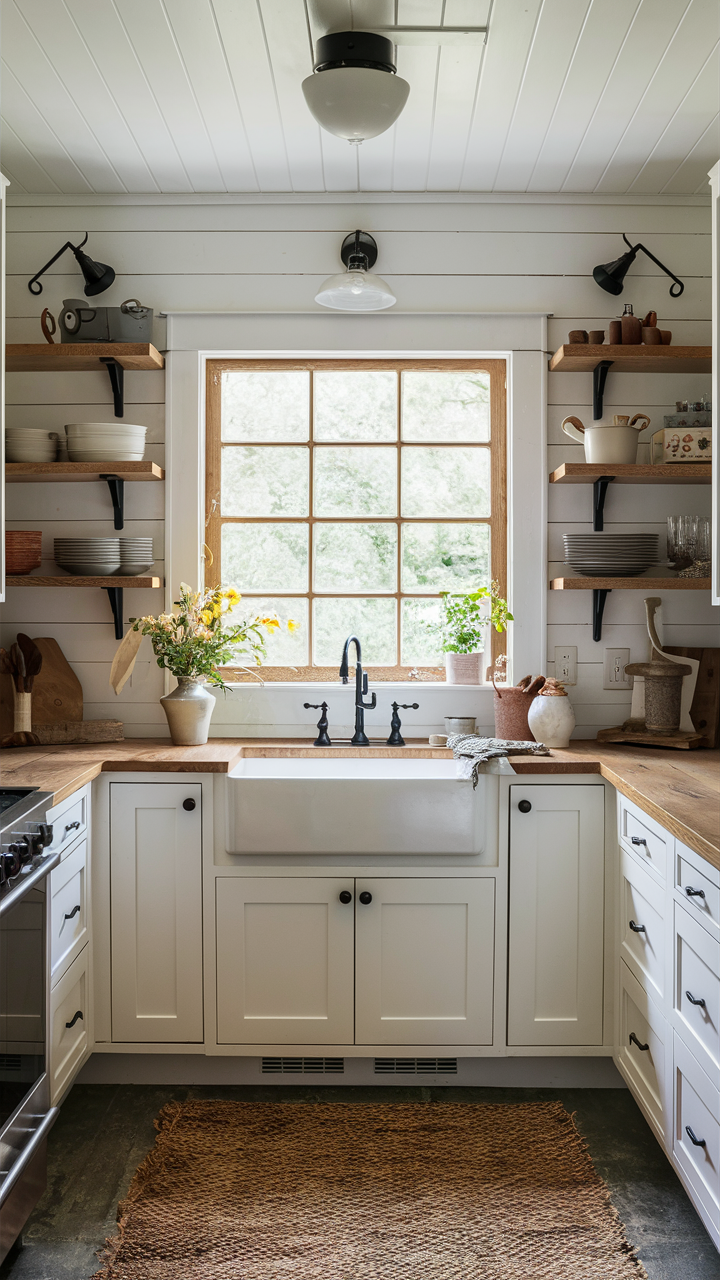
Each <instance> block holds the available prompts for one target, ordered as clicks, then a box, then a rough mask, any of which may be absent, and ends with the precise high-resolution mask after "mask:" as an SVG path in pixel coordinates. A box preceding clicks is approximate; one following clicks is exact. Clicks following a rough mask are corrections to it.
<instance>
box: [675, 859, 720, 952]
mask: <svg viewBox="0 0 720 1280" xmlns="http://www.w3.org/2000/svg"><path fill="white" fill-rule="evenodd" d="M675 889H676V892H677V893H678V895H679V896H680V897H681V899H682V902H683V904H684V906H686V907H687V909H688V911H689V912H690V914H691V916H693V918H694V919H696V920H699V922H700V924H702V925H704V926H705V928H706V929H707V930H708V931H709V932H710V933H711V934H712V935H713V937H714V938H720V873H718V872H717V871H716V870H715V868H714V867H711V866H710V863H709V862H706V861H705V859H704V858H701V857H700V855H699V854H697V853H695V852H694V851H693V850H692V849H688V848H687V846H686V845H684V844H681V843H680V841H679V840H677V841H676V842H675Z"/></svg>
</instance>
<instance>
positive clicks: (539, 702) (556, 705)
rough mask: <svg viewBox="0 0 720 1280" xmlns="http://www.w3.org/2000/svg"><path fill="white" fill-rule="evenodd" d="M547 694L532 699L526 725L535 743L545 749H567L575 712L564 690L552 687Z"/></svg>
mask: <svg viewBox="0 0 720 1280" xmlns="http://www.w3.org/2000/svg"><path fill="white" fill-rule="evenodd" d="M553 684H554V681H553V682H551V691H550V690H549V691H548V693H539V694H538V696H537V698H533V701H532V702H531V703H530V710H529V711H528V724H529V726H530V732H531V733H532V735H533V737H534V739H535V741H536V742H544V744H545V746H546V747H569V745H570V734H571V733H572V731H573V729H574V728H575V712H574V711H573V709H572V703H571V701H570V699H569V698H568V696H567V694H566V693H565V690H564V689H561V688H560V687H559V686H555V687H554V688H553V687H552V685H553Z"/></svg>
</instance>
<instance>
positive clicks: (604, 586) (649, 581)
mask: <svg viewBox="0 0 720 1280" xmlns="http://www.w3.org/2000/svg"><path fill="white" fill-rule="evenodd" d="M550 589H551V591H709V590H710V579H709V578H643V577H640V578H553V579H552V581H551V583H550Z"/></svg>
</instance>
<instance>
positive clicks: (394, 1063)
mask: <svg viewBox="0 0 720 1280" xmlns="http://www.w3.org/2000/svg"><path fill="white" fill-rule="evenodd" d="M457 1069H458V1064H457V1058H376V1059H375V1075H376V1076H401V1075H402V1076H456V1075H457Z"/></svg>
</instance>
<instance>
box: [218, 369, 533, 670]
mask: <svg viewBox="0 0 720 1280" xmlns="http://www.w3.org/2000/svg"><path fill="white" fill-rule="evenodd" d="M349 369H358V370H391V371H393V372H397V374H398V383H399V382H400V374H401V373H404V372H450V371H459V370H467V371H468V372H474V373H481V372H484V373H489V375H490V439H489V441H487V442H484V441H483V442H477V443H475V442H472V441H470V442H466V441H433V440H422V441H417V442H415V441H412V442H411V441H405V442H403V441H402V440H401V436H400V418H399V415H400V395H399V392H398V434H397V439H396V442H395V446H396V448H397V450H398V486H399V483H400V480H399V476H400V467H399V455H400V449H401V445H402V444H403V443H406V444H410V443H413V444H415V443H417V444H418V446H427V447H433V446H434V447H446V448H447V447H451V446H452V445H457V446H458V447H460V446H462V445H464V444H468V445H469V446H470V447H472V448H478V449H482V448H485V449H489V451H490V515H489V516H470V517H458V518H455V517H452V516H449V517H447V522H448V523H457V524H487V525H489V526H490V575H491V577H492V579H493V580H494V581H496V582H497V583H498V585H499V589H500V594H501V596H503V597H507V541H508V522H507V362H506V361H505V360H504V359H497V360H496V359H477V360H452V359H449V360H442V359H430V360H393V359H387V360H362V359H352V360H351V359H338V360H334V359H332V358H329V359H312V358H309V359H285V360H282V359H278V360H274V359H265V360H263V359H242V360H241V359H229V358H228V359H212V358H210V359H208V360H207V363H206V428H205V431H206V437H205V545H204V562H205V585H206V586H218V585H219V584H220V572H221V554H220V547H221V531H222V525H223V524H224V523H230V524H233V523H235V524H244V523H254V522H256V520H257V521H258V522H260V523H262V517H260V518H257V517H253V516H248V517H225V518H223V517H222V516H221V514H220V483H221V455H222V448H223V445H222V439H221V425H222V424H221V415H222V375H223V373H226V372H228V371H232V370H238V371H242V370H245V371H254V370H257V371H268V372H273V371H280V370H283V371H284V370H302V371H303V372H304V371H308V370H309V371H312V372H318V371H320V372H322V371H325V370H333V371H341V370H349ZM312 387H313V380H312V378H311V379H310V407H309V412H310V434H309V440H308V442H307V448H308V450H309V451H310V454H311V457H310V463H311V464H312V449H313V444H314V441H313V402H312ZM229 443H230V442H228V444H229ZM238 443H240V442H234V444H238ZM257 443H258V445H261V444H262V442H261V441H258V442H257ZM287 443H288V442H281V441H277V442H276V445H277V446H279V447H280V446H282V445H285V444H287ZM290 443H295V442H290ZM297 443H298V444H300V443H301V442H297ZM322 443H323V444H328V445H329V444H332V441H323V442H322ZM337 443H338V444H342V445H346V444H349V445H350V447H353V444H354V442H348V441H339V442H337ZM357 443H358V445H361V444H365V445H371V444H373V443H376V442H374V441H359V442H357ZM387 443H388V444H389V443H390V442H389V441H388V442H387ZM268 444H269V447H273V442H268ZM230 447H232V446H230ZM278 518H279V517H277V516H276V517H273V519H274V520H277V519H278ZM287 519H290V517H287ZM292 519H293V522H296V523H298V524H308V525H312V524H314V523H317V522H319V523H324V521H319V520H318V518H317V517H315V516H313V514H312V465H310V515H309V516H302V517H293V518H292ZM334 519H335V521H336V522H337V523H339V522H340V521H341V520H343V519H347V520H349V521H350V520H351V521H354V522H357V520H358V519H359V517H357V516H353V517H346V518H343V517H335V518H334ZM383 519H384V523H395V524H397V526H398V557H399V556H400V526H401V524H402V523H405V520H404V519H403V518H401V516H400V511H399V506H398V514H397V516H395V517H388V518H387V519H385V518H383ZM437 520H438V517H432V521H431V522H432V523H436V522H437ZM428 521H430V517H428V518H427V521H426V522H428ZM422 522H423V521H422V520H421V519H415V518H413V523H422ZM208 553H209V554H208ZM237 585H238V589H239V590H241V591H242V584H241V583H240V584H237ZM317 594H321V595H323V596H325V595H331V596H333V598H334V597H335V596H342V595H343V594H347V595H348V596H350V595H352V596H353V597H355V596H358V595H363V596H364V595H367V596H380V595H381V596H382V597H383V598H388V599H396V600H397V602H398V626H399V625H400V614H399V610H400V601H401V599H402V598H403V597H405V596H407V595H411V594H412V593H411V592H406V591H405V592H403V591H401V590H400V578H399V569H398V589H397V591H389V592H366V593H358V592H347V593H343V592H321V593H317V592H313V591H312V590H308V591H287V592H282V591H274V592H267V591H265V592H259V591H258V592H248V593H245V592H243V596H244V598H247V599H248V600H251V599H253V597H260V596H264V597H267V596H268V595H274V596H278V597H279V596H283V595H286V596H291V597H293V598H300V597H303V598H305V599H307V600H308V615H309V617H310V616H311V614H312V600H313V598H314V596H315V595H317ZM418 594H419V595H422V596H423V597H424V596H427V598H428V599H436V598H437V597H438V595H439V592H428V593H424V592H421V593H418ZM310 626H311V627H312V621H311V622H310ZM488 635H489V637H490V654H489V657H490V659H491V660H492V661H493V662H494V661H495V660H496V659H497V658H498V657H499V656H500V655H501V654H505V653H506V652H507V647H506V641H507V636H506V633H502V634H498V632H497V631H495V630H494V629H490V628H488ZM308 651H309V654H310V657H312V634H311V635H310V638H309V650H308ZM485 652H486V653H487V648H486V650H485ZM340 657H341V655H340V654H338V661H337V665H335V666H332V667H319V666H312V665H311V666H307V667H271V666H263V667H262V668H261V670H262V678H263V680H267V681H269V682H271V683H272V682H281V681H282V682H289V683H297V684H300V683H316V682H317V683H320V682H322V683H325V682H335V681H337V672H338V667H339V664H340ZM488 665H489V663H488ZM415 669H416V668H414V667H410V666H381V667H380V666H372V665H371V666H368V667H367V672H368V676H369V678H370V679H371V680H373V681H375V682H376V683H383V682H385V683H390V682H407V681H409V680H410V675H411V672H413V671H415ZM418 669H419V670H420V671H421V674H422V678H423V679H424V680H438V681H443V680H444V679H445V669H444V667H425V666H423V667H421V668H418ZM223 677H224V678H225V679H226V680H227V681H228V683H233V682H234V683H243V682H244V683H249V682H251V681H252V680H253V679H254V678H255V677H254V676H253V675H251V674H249V673H247V672H244V671H243V670H241V669H239V668H237V667H226V668H223Z"/></svg>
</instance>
